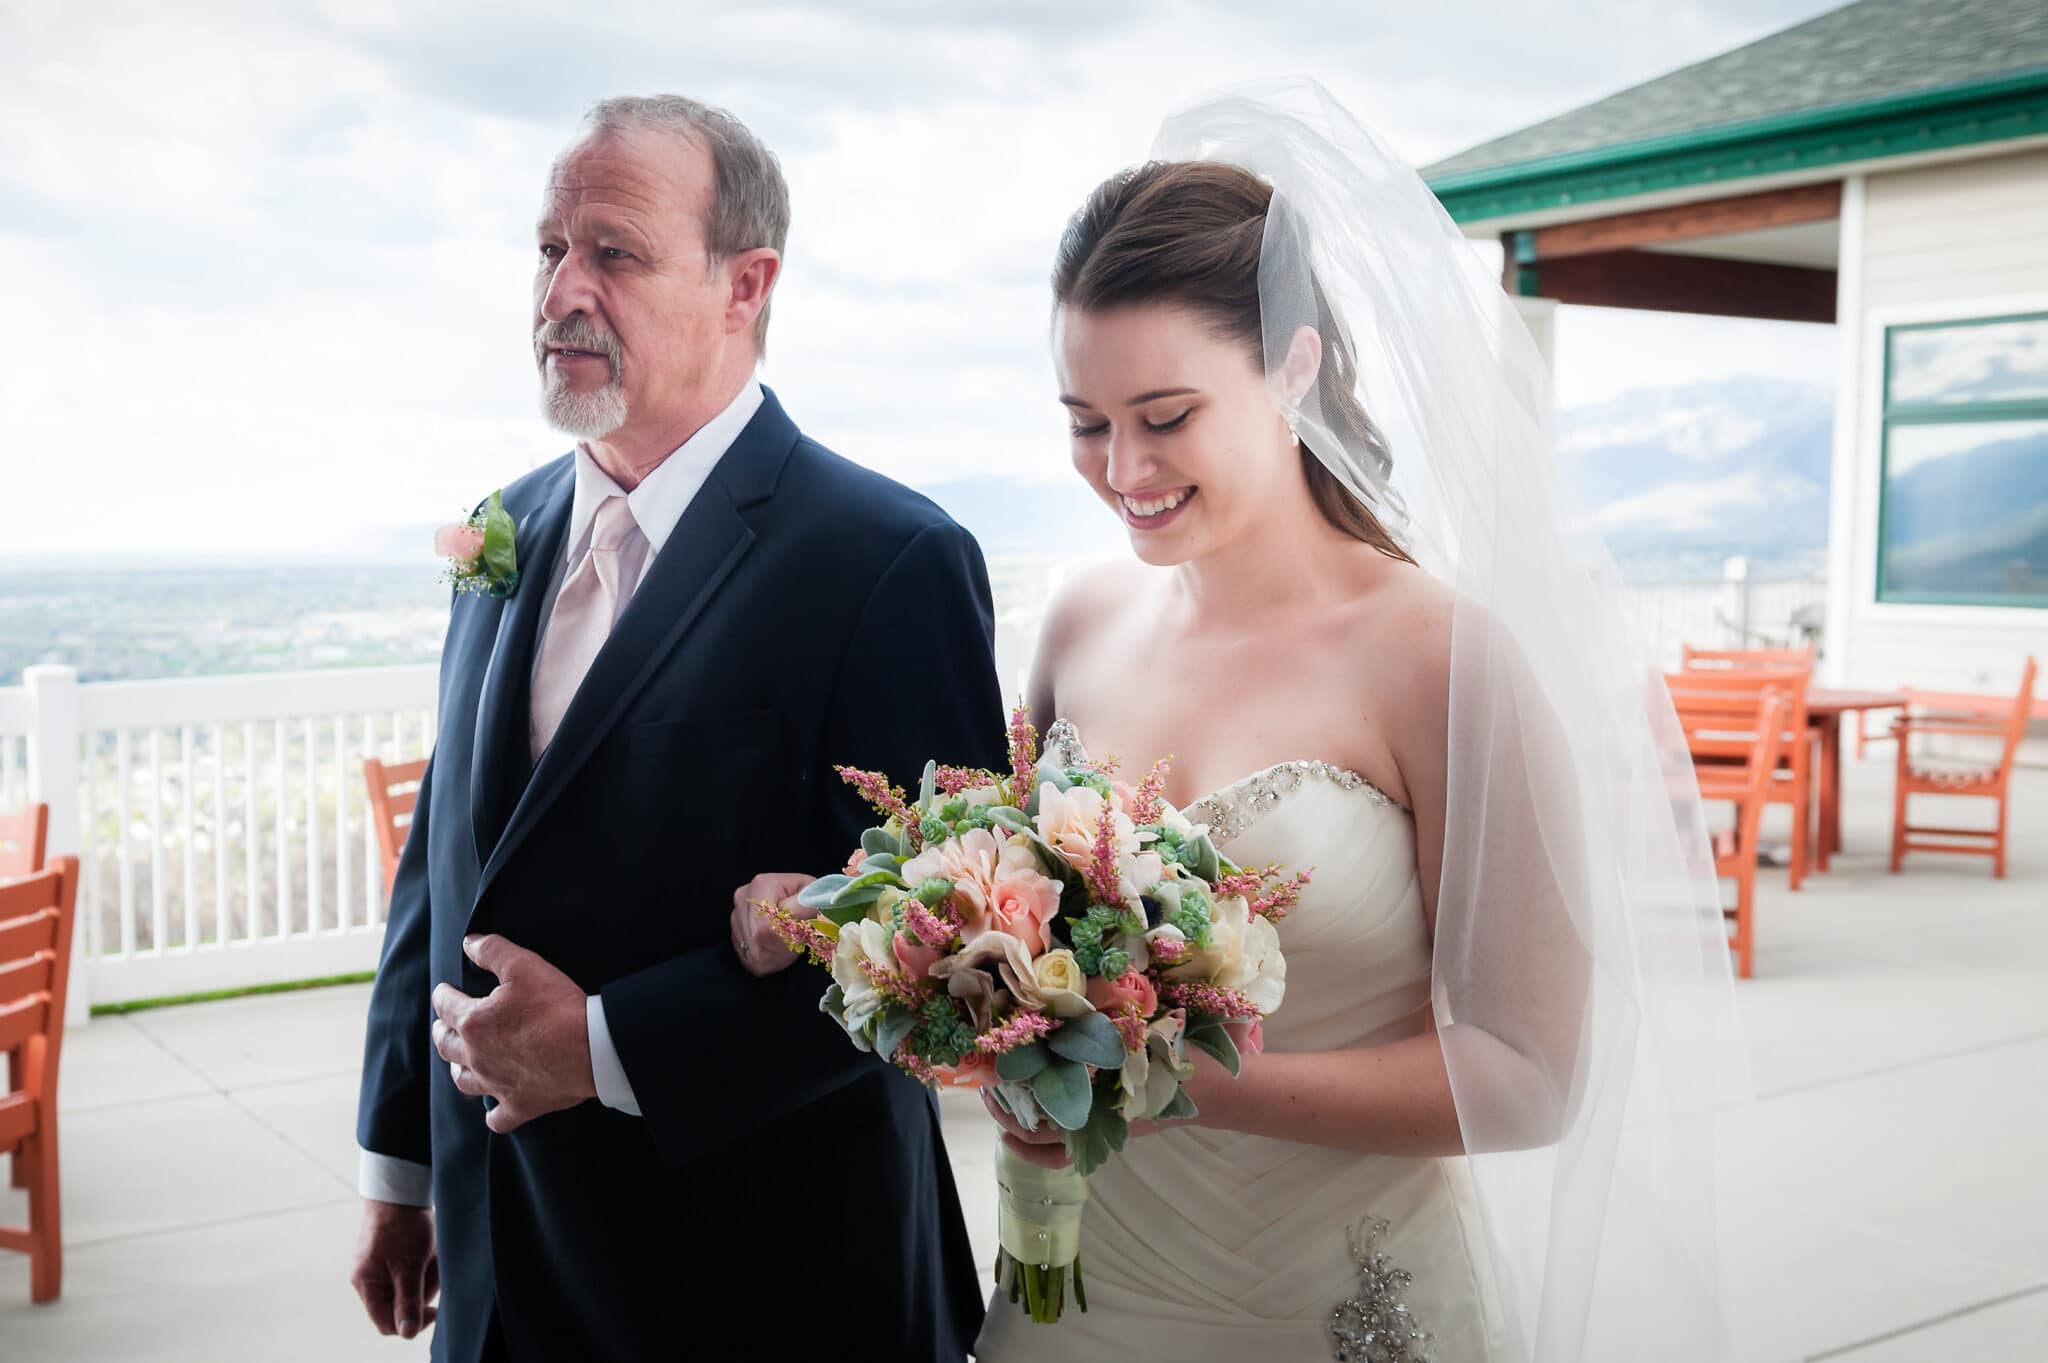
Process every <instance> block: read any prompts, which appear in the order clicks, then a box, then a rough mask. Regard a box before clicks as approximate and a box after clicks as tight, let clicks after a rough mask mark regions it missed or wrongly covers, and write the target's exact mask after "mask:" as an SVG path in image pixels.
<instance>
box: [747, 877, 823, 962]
mask: <svg viewBox="0 0 2048 1363" xmlns="http://www.w3.org/2000/svg"><path fill="white" fill-rule="evenodd" d="M816 879H817V877H816V876H800V875H796V874H793V873H791V872H787V871H771V872H770V873H768V874H767V875H759V876H755V877H754V878H753V879H752V880H750V881H748V882H747V883H746V884H744V885H742V886H740V887H739V888H738V889H737V890H734V891H733V892H732V949H733V953H734V954H735V955H737V956H738V957H739V958H740V964H741V965H743V966H745V967H746V968H747V973H748V974H750V975H761V976H768V975H773V974H774V973H775V972H776V971H778V970H787V969H789V967H790V966H792V965H795V964H796V962H797V960H798V959H799V954H798V953H797V952H794V951H791V950H790V949H789V944H788V943H787V942H785V941H783V940H782V939H781V938H780V937H778V936H776V935H775V929H773V928H771V927H769V926H768V919H767V917H766V916H765V915H763V914H762V913H761V912H759V911H758V910H757V909H755V907H754V905H755V904H757V903H758V904H775V905H778V906H780V907H781V908H784V909H787V910H788V911H789V912H790V913H792V914H794V915H795V916H796V917H798V918H816V917H817V916H818V911H817V910H816V909H807V908H805V907H804V906H803V905H801V904H799V903H797V902H796V897H797V895H799V894H801V893H802V892H803V888H804V886H806V885H808V884H810V883H811V882H812V881H814V880H816Z"/></svg>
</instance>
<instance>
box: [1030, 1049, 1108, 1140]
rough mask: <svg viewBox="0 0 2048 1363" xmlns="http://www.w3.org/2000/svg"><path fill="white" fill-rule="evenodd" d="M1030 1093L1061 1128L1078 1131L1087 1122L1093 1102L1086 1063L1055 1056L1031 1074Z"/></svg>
mask: <svg viewBox="0 0 2048 1363" xmlns="http://www.w3.org/2000/svg"><path fill="white" fill-rule="evenodd" d="M1031 1096H1032V1097H1033V1098H1036V1099H1037V1100H1038V1105H1039V1106H1040V1107H1042V1108H1044V1109H1045V1115H1046V1116H1048V1117H1050V1118H1052V1119H1053V1121H1054V1123H1056V1124H1057V1125H1058V1126H1059V1127H1060V1128H1061V1129H1062V1130H1066V1131H1077V1130H1079V1129H1080V1128H1081V1127H1082V1126H1084V1125H1086V1124H1087V1121H1088V1110H1089V1109H1090V1108H1091V1107H1092V1106H1094V1104H1093V1101H1092V1100H1093V1093H1092V1091H1091V1089H1090V1087H1089V1083H1088V1070H1087V1067H1086V1066H1083V1065H1077V1064H1075V1063H1074V1062H1073V1061H1071V1060H1055V1061H1053V1062H1052V1063H1051V1064H1050V1065H1047V1066H1046V1067H1045V1068H1044V1069H1042V1070H1040V1071H1039V1072H1038V1073H1037V1074H1034V1075H1033V1076H1031Z"/></svg>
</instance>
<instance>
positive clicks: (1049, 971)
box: [1032, 947, 1095, 1018]
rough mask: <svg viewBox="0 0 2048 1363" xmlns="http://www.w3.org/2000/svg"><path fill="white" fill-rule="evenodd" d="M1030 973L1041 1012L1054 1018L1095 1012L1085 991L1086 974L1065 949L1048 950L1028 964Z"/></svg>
mask: <svg viewBox="0 0 2048 1363" xmlns="http://www.w3.org/2000/svg"><path fill="white" fill-rule="evenodd" d="M1032 972H1033V975H1034V977H1035V983H1036V984H1037V985H1038V996H1039V997H1040V998H1041V999H1043V1000H1044V1005H1043V1006H1044V1008H1045V1011H1046V1012H1048V1013H1050V1014H1052V1015H1053V1016H1054V1017H1056V1018H1074V1017H1079V1016H1081V1014H1083V1013H1092V1012H1094V1011H1095V1005H1094V1004H1092V1003H1090V1002H1088V995H1087V993H1086V992H1085V991H1086V990H1087V988H1088V974H1087V972H1086V971H1084V970H1082V969H1081V963H1080V962H1079V961H1077V960H1075V959H1074V953H1073V952H1071V951H1069V950H1067V949H1066V948H1065V947H1060V948H1058V949H1057V950H1054V951H1048V952H1046V953H1045V954H1044V955H1043V956H1040V957H1039V958H1038V959H1037V960H1036V961H1034V962H1032Z"/></svg>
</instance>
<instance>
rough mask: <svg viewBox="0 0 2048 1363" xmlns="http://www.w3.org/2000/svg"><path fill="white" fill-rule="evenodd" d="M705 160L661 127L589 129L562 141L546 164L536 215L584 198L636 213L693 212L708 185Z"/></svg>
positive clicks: (697, 148)
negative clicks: (575, 137) (564, 144)
mask: <svg viewBox="0 0 2048 1363" xmlns="http://www.w3.org/2000/svg"><path fill="white" fill-rule="evenodd" d="M709 160H710V158H709V154H708V153H707V152H706V151H705V150H704V149H703V148H702V147H701V146H699V145H698V144H696V143H695V142H693V141H691V140H689V139H687V138H684V137H682V136H680V135H678V134H672V133H668V132H665V131H661V130H656V129H633V130H631V131H610V130H605V131H597V132H592V133H588V134H586V135H585V136H583V137H581V138H579V139H578V140H576V141H575V142H572V143H570V144H569V145H568V146H567V147H564V148H563V149H562V151H561V154H560V155H558V156H556V157H555V160H554V164H553V165H551V166H549V167H548V178H547V183H546V184H545V185H544V186H543V188H542V191H541V217H542V219H543V221H545V220H547V219H548V218H552V217H559V216H560V215H561V214H563V213H565V212H568V211H570V210H572V209H573V208H575V207H577V206H579V205H583V204H587V203H605V204H614V205H618V206H621V207H626V208H629V209H632V210H634V211H636V212H640V213H666V212H678V213H681V214H684V215H692V214H696V213H698V212H701V210H702V206H703V201H704V195H705V192H706V190H707V189H708V187H709V180H710V171H711V167H710V164H709ZM700 161H701V162H702V164H700Z"/></svg>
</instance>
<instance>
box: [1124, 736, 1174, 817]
mask: <svg viewBox="0 0 2048 1363" xmlns="http://www.w3.org/2000/svg"><path fill="white" fill-rule="evenodd" d="M1172 769H1173V754H1171V753H1168V754H1167V755H1166V756H1165V757H1162V758H1160V759H1159V760H1158V761H1157V762H1154V763H1153V764H1152V770H1151V771H1149V772H1147V773H1146V774H1145V779H1144V780H1143V781H1140V782H1139V783H1138V797H1137V798H1136V799H1135V800H1132V801H1131V822H1132V823H1135V824H1148V823H1158V822H1159V820H1160V819H1161V817H1163V816H1164V815H1165V813H1166V796H1165V791H1166V773H1167V772H1169V771H1171V770H1172Z"/></svg>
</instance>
